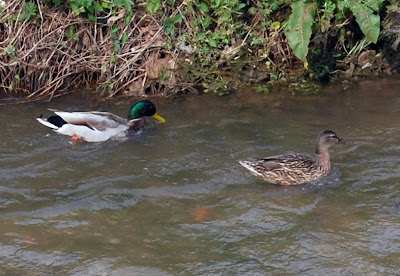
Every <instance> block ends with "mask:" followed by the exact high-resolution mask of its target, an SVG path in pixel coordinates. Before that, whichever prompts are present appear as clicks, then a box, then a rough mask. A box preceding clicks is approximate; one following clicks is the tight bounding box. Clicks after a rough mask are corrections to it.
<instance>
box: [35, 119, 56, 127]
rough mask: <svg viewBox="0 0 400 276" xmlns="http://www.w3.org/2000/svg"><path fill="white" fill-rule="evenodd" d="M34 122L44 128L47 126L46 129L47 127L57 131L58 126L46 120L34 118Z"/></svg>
mask: <svg viewBox="0 0 400 276" xmlns="http://www.w3.org/2000/svg"><path fill="white" fill-rule="evenodd" d="M36 120H37V121H38V122H39V123H41V124H42V125H45V126H47V127H49V128H52V129H58V126H56V125H53V124H52V123H49V122H48V121H47V120H45V119H42V118H36Z"/></svg>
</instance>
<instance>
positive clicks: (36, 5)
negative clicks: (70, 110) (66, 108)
mask: <svg viewBox="0 0 400 276" xmlns="http://www.w3.org/2000/svg"><path fill="white" fill-rule="evenodd" d="M291 2H292V1H283V0H277V1H252V2H246V1H243V2H242V1H238V0H229V1H224V2H223V1H217V0H213V1H204V2H202V1H174V0H169V1H160V0H147V1H137V2H135V3H133V2H132V1H130V0H124V1H103V0H96V1H93V0H89V1H79V0H76V1H70V2H67V3H66V4H61V1H58V0H49V1H27V2H22V3H21V1H11V2H9V3H3V2H1V3H3V4H1V5H0V6H1V7H0V31H1V33H0V79H1V86H0V89H1V94H2V95H3V96H2V97H4V98H8V97H15V96H19V97H23V98H25V99H26V100H37V99H51V98H53V97H57V96H59V95H62V94H64V93H67V92H70V91H73V90H77V89H81V88H86V89H87V88H94V89H96V91H97V93H98V96H99V97H101V98H112V97H116V96H137V97H139V96H150V95H161V96H164V95H170V94H175V93H186V92H190V91H193V92H195V93H199V92H204V93H216V94H218V95H223V94H226V93H229V92H230V91H232V90H234V89H235V88H237V87H239V86H243V85H244V84H246V85H255V86H256V89H255V90H256V91H257V92H259V93H269V92H270V91H271V89H273V87H274V86H275V85H287V86H291V87H294V88H296V87H311V89H310V90H312V91H316V90H315V89H314V86H315V85H318V84H320V83H330V82H332V81H334V80H337V79H339V80H342V79H348V78H350V79H353V78H354V77H365V76H370V75H387V74H393V73H396V72H399V71H400V58H399V55H398V49H399V47H398V44H399V39H398V35H399V32H400V19H399V18H400V17H399V16H398V15H399V13H400V12H399V11H400V7H399V4H398V3H396V1H385V2H383V1H374V2H373V3H372V4H371V3H369V4H368V3H367V4H358V2H357V1H327V2H326V5H324V6H320V5H319V4H318V3H317V2H313V1H310V2H307V3H303V2H302V1H298V2H294V3H292V4H291Z"/></svg>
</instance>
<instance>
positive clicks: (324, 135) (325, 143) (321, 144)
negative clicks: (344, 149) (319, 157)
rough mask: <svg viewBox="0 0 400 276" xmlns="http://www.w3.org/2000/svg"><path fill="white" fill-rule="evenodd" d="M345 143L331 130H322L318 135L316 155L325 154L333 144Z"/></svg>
mask: <svg viewBox="0 0 400 276" xmlns="http://www.w3.org/2000/svg"><path fill="white" fill-rule="evenodd" d="M346 143H347V142H346V140H344V139H341V138H339V137H338V136H337V135H336V133H335V132H333V131H332V130H324V131H322V132H321V133H320V134H319V135H318V139H317V149H316V154H320V153H322V152H326V151H327V150H328V149H329V148H330V146H332V145H333V144H346Z"/></svg>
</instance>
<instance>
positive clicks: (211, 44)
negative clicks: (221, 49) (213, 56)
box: [208, 39, 217, 48]
mask: <svg viewBox="0 0 400 276" xmlns="http://www.w3.org/2000/svg"><path fill="white" fill-rule="evenodd" d="M208 45H210V46H211V47H214V48H217V42H215V40H212V39H210V40H209V41H208Z"/></svg>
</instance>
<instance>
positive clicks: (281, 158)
mask: <svg viewBox="0 0 400 276" xmlns="http://www.w3.org/2000/svg"><path fill="white" fill-rule="evenodd" d="M315 161H316V160H315V157H313V156H311V155H308V154H296V153H293V154H286V155H277V156H271V157H266V158H263V159H258V160H257V162H256V163H257V165H258V166H262V167H263V169H264V170H267V171H273V170H286V169H291V168H296V169H302V168H309V167H311V166H313V165H314V164H315Z"/></svg>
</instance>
